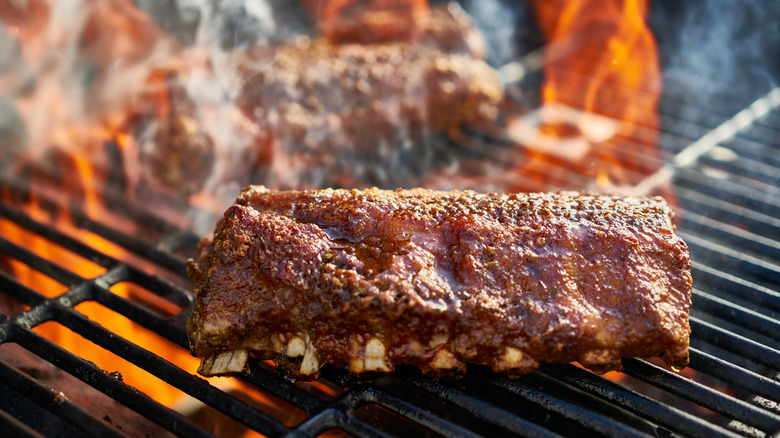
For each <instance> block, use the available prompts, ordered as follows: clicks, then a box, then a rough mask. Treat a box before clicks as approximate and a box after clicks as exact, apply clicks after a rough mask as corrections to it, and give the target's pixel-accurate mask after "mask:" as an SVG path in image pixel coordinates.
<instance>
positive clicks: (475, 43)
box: [236, 6, 504, 188]
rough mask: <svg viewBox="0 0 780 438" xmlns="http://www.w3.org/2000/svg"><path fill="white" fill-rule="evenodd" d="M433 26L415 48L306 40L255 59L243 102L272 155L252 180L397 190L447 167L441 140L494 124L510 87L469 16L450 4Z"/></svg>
mask: <svg viewBox="0 0 780 438" xmlns="http://www.w3.org/2000/svg"><path fill="white" fill-rule="evenodd" d="M427 23H429V27H427V28H425V29H423V31H424V32H423V34H422V35H421V36H420V39H419V40H415V41H414V42H409V41H394V42H383V43H370V44H360V43H344V44H334V43H333V42H331V41H329V40H327V39H326V38H324V37H314V38H310V37H308V36H300V37H298V38H293V39H292V40H290V41H288V42H285V43H281V44H279V45H276V46H274V47H271V48H267V49H258V51H257V53H253V54H251V55H249V56H248V59H252V60H253V61H252V62H249V61H247V63H246V65H245V66H242V67H241V69H242V70H241V71H242V77H244V78H245V79H246V81H245V83H244V85H243V87H242V88H241V92H240V93H239V95H238V96H237V99H236V105H237V106H238V108H240V109H241V111H242V112H243V114H244V115H245V116H246V117H247V118H248V119H249V120H251V121H252V122H253V123H255V124H256V125H257V126H258V127H259V134H258V138H259V140H258V141H257V143H258V144H259V145H261V146H260V147H262V148H263V149H264V153H262V154H261V156H262V158H261V160H260V162H259V163H258V172H257V175H256V176H255V177H254V178H253V179H252V180H253V181H263V182H267V184H269V185H273V186H274V187H275V188H285V187H287V188H292V187H296V188H299V187H309V188H319V187H331V186H342V187H370V186H372V185H379V186H385V187H388V186H389V187H394V186H397V185H400V184H402V183H408V181H409V180H410V178H414V177H418V176H420V175H424V174H426V173H428V172H430V171H431V168H433V167H435V166H436V165H437V164H439V163H438V162H437V159H440V158H439V155H440V154H438V153H437V152H440V150H434V149H433V148H434V147H435V146H434V145H433V144H432V138H434V137H435V136H436V135H441V136H449V137H450V138H456V137H457V136H458V135H459V132H460V129H461V127H462V126H464V125H479V124H483V123H488V122H492V121H494V120H495V119H496V117H497V116H498V105H499V102H500V101H501V100H502V99H503V95H504V91H503V84H502V82H501V80H500V78H499V76H498V73H497V72H496V70H495V69H494V68H492V67H491V66H490V65H488V64H487V63H486V62H485V61H484V59H483V58H482V56H483V47H482V44H481V41H482V40H481V38H479V36H478V33H477V32H476V29H475V28H474V27H473V26H471V22H470V20H469V19H468V15H467V14H466V13H465V12H464V11H463V10H462V9H458V8H456V7H454V6H448V7H443V6H441V7H436V8H433V10H432V11H431V17H430V19H429V20H428V21H427ZM450 153H451V152H450ZM445 155H446V154H445ZM445 158H446V157H445ZM443 161H446V160H443Z"/></svg>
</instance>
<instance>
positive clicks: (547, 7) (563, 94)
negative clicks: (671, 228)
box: [515, 0, 661, 186]
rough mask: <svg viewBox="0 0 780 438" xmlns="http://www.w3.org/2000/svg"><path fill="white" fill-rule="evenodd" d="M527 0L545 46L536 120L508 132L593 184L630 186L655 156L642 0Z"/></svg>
mask: <svg viewBox="0 0 780 438" xmlns="http://www.w3.org/2000/svg"><path fill="white" fill-rule="evenodd" d="M533 4H534V8H535V13H536V17H537V22H538V24H539V27H540V30H541V31H542V33H543V34H544V35H545V36H546V38H547V40H548V43H549V44H548V46H547V47H546V48H545V52H544V65H545V67H544V73H545V83H544V85H543V87H542V100H543V107H542V108H541V110H540V116H539V117H540V119H541V123H540V125H539V126H538V127H537V128H536V130H532V131H533V132H534V134H533V135H529V134H527V132H528V130H529V129H528V126H527V125H524V124H522V123H520V124H518V125H517V126H515V129H516V130H518V131H520V130H525V131H524V132H526V134H524V136H525V137H524V138H525V139H527V140H528V142H529V143H530V144H529V145H528V146H529V147H530V148H531V149H532V150H536V151H541V152H538V153H537V157H541V156H542V155H546V156H549V155H554V156H557V157H564V158H565V159H568V160H570V161H571V162H572V163H571V164H574V165H576V166H579V167H580V169H579V170H580V172H581V173H584V174H589V175H591V176H592V178H593V180H594V181H595V184H596V185H597V186H608V185H632V184H635V183H637V182H638V181H639V180H641V177H642V175H647V174H649V173H651V172H652V170H651V169H648V166H652V165H654V164H655V162H656V161H658V152H657V147H656V144H657V139H658V126H659V117H658V113H657V105H658V99H659V96H660V91H661V74H660V67H659V61H658V50H657V46H656V43H655V40H654V38H653V35H652V33H651V31H650V29H649V27H648V26H647V23H646V22H645V16H646V14H647V7H648V2H647V0H600V1H597V2H592V1H585V0H552V1H542V0H539V1H535V2H534V3H533ZM573 140H576V141H573ZM545 142H546V143H545ZM534 143H536V144H534ZM547 143H549V145H548V144H547ZM552 148H558V150H553V149H552ZM548 159H549V158H548Z"/></svg>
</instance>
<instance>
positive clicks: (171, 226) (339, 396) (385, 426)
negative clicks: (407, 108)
mask: <svg viewBox="0 0 780 438" xmlns="http://www.w3.org/2000/svg"><path fill="white" fill-rule="evenodd" d="M540 81H541V78H540V75H539V74H529V75H526V76H525V77H524V78H523V80H522V81H521V82H519V83H516V84H513V85H512V87H514V88H513V91H514V93H513V95H514V96H516V100H517V103H518V104H524V105H527V106H534V105H538V102H534V99H538V94H534V93H533V92H531V91H529V90H538V86H539V83H540ZM689 94H690V89H689V88H687V87H686V86H685V84H684V83H682V82H680V81H677V80H675V78H666V81H665V88H664V95H663V97H662V100H661V105H660V109H659V112H660V116H661V133H660V141H659V143H660V147H661V149H662V151H663V153H664V155H663V156H664V163H665V165H664V166H663V167H662V168H661V170H659V171H658V172H656V173H655V174H652V175H651V176H649V177H648V178H646V179H645V180H644V181H642V182H641V183H640V187H639V189H642V188H643V187H651V186H653V185H654V184H655V183H656V182H658V181H664V180H667V179H668V180H670V181H671V183H672V186H673V188H674V193H675V195H676V198H677V202H678V204H679V207H678V209H677V210H678V215H679V221H678V232H679V234H680V235H681V236H682V237H683V238H684V239H685V241H686V242H687V243H688V245H689V247H690V250H691V258H692V261H693V276H694V295H693V308H692V312H691V326H692V331H693V334H692V348H691V364H690V366H689V368H688V369H687V370H685V371H683V372H681V373H676V372H673V371H670V370H668V369H667V368H665V367H663V366H659V365H657V362H655V361H649V360H642V359H633V358H632V359H625V360H624V361H623V366H624V372H623V373H613V374H610V375H609V376H607V377H608V378H607V377H602V376H597V375H595V374H593V373H591V372H589V371H586V370H583V369H581V368H579V367H577V366H575V365H542V367H541V368H540V369H539V371H537V372H534V373H532V374H530V375H527V376H522V377H520V378H516V379H511V378H508V377H506V376H503V375H498V374H495V373H493V372H492V371H490V370H489V369H486V368H482V367H477V366H471V367H469V369H468V372H467V373H465V375H463V376H457V377H446V378H441V379H433V378H430V377H427V376H424V375H422V374H421V373H420V372H419V371H417V370H416V369H414V368H410V367H403V366H402V367H399V368H398V370H397V372H396V373H394V374H393V375H390V376H381V377H355V376H350V375H348V374H347V373H346V372H345V370H342V369H336V368H333V367H327V366H326V367H325V368H324V369H323V373H322V378H320V379H319V380H318V381H316V382H313V383H303V382H297V383H296V382H291V381H288V380H286V379H284V378H282V377H280V376H278V375H276V374H275V373H274V372H273V371H272V369H271V367H270V366H269V364H267V363H265V362H251V363H250V370H251V372H250V373H246V374H241V375H239V376H237V377H235V379H237V380H240V381H241V382H242V383H241V385H242V387H243V388H249V389H246V390H244V392H241V391H235V390H228V389H226V388H225V387H222V386H220V384H219V381H212V382H211V383H210V382H209V381H206V380H203V379H201V378H199V377H197V376H195V375H193V372H194V370H184V369H182V368H180V367H179V366H177V365H176V364H174V363H173V362H171V361H170V360H169V358H167V357H165V356H164V355H163V356H160V355H158V353H157V352H155V351H154V349H147V348H146V347H145V346H143V345H141V344H140V343H136V342H133V341H131V340H129V339H127V338H126V337H123V336H122V335H119V334H117V333H115V332H114V331H112V330H111V329H109V328H107V326H108V324H101V323H99V322H97V321H93V320H90V319H89V318H88V317H86V316H85V314H84V313H83V312H82V311H81V310H80V309H81V306H83V305H85V304H88V305H90V306H97V307H100V308H105V309H107V310H109V311H110V312H112V314H116V315H117V317H118V318H124V319H127V320H130V321H133V322H135V323H137V324H138V325H140V326H141V327H143V328H144V329H147V330H149V331H151V332H153V333H154V334H156V335H157V336H159V337H161V338H163V339H164V340H166V341H167V342H169V343H171V344H172V345H174V346H178V347H176V348H178V349H179V350H181V351H186V350H187V349H188V344H187V339H186V336H185V333H184V324H185V322H186V318H187V316H188V315H189V313H190V311H191V304H192V301H193V298H192V295H191V290H190V288H189V283H188V280H187V279H186V266H185V261H186V258H187V257H188V256H192V255H194V253H195V251H196V246H197V242H198V240H199V238H200V236H197V235H195V234H193V233H192V232H191V231H188V230H186V229H183V228H180V227H179V226H178V225H176V224H175V223H172V222H171V221H167V220H164V219H161V218H160V217H158V216H156V215H154V214H152V213H150V212H148V211H145V210H144V209H141V208H138V207H137V206H133V205H131V204H129V203H124V202H123V201H122V200H114V201H113V202H110V204H111V206H112V208H113V209H114V210H115V211H118V212H119V213H120V214H121V215H122V216H123V217H126V218H129V219H130V220H131V221H132V222H133V223H135V224H142V228H141V229H140V231H138V230H136V232H133V233H130V232H127V231H123V230H122V229H121V227H117V226H114V225H112V224H107V223H103V222H99V221H96V220H93V219H91V218H90V216H89V215H87V214H85V212H83V211H81V210H79V208H76V207H73V206H67V205H65V206H63V205H61V203H58V202H56V199H53V198H52V199H48V198H36V200H35V202H37V205H38V208H40V209H42V210H44V211H47V212H50V213H51V214H52V215H55V216H56V215H63V214H66V215H67V217H68V219H69V221H70V223H71V224H72V227H73V229H74V230H76V233H73V232H68V231H63V230H61V229H59V228H58V227H55V226H52V225H49V224H47V223H44V222H42V221H39V220H36V219H33V218H32V217H31V216H30V215H28V214H27V213H25V212H24V210H23V209H22V208H21V207H20V205H22V204H26V203H28V202H29V201H30V199H31V196H32V195H31V194H30V192H29V191H28V188H27V187H26V186H25V184H23V183H22V182H20V181H19V180H13V179H5V180H2V181H0V193H2V194H3V195H4V198H3V199H5V201H4V202H3V203H0V221H1V222H2V223H6V224H12V225H11V226H13V227H15V228H17V229H19V230H22V232H23V233H25V235H27V236H30V239H35V240H36V241H39V240H42V241H45V242H46V244H47V245H54V246H57V247H60V248H63V249H64V250H65V251H66V252H68V253H69V254H73V255H74V256H75V257H76V258H78V259H79V260H86V261H88V263H90V264H91V265H94V266H96V267H97V268H99V273H98V274H96V275H94V276H89V277H87V276H83V274H79V273H78V272H77V270H76V269H73V267H72V266H69V265H64V264H62V263H55V262H52V261H50V260H48V259H47V258H46V257H45V256H44V255H42V254H40V253H39V252H37V251H36V250H35V245H32V244H30V245H28V244H25V243H23V242H14V241H12V240H10V239H7V238H6V236H0V299H1V300H7V301H8V302H12V303H14V304H15V305H16V306H17V308H19V310H18V311H15V312H14V311H8V312H7V314H0V359H2V360H0V424H2V425H3V427H4V430H6V431H8V433H12V434H13V435H15V436H17V435H18V436H39V435H45V436H84V435H88V436H123V435H126V434H128V435H147V436H164V435H165V434H166V433H168V432H170V433H172V434H175V435H177V436H212V435H213V433H217V434H226V435H227V434H233V433H238V432H241V433H243V432H245V431H247V430H249V431H255V432H259V433H261V434H263V435H267V436H295V437H304V436H305V437H309V436H311V437H314V436H321V435H325V436H341V435H345V434H352V435H355V436H378V437H381V436H399V435H404V434H415V435H426V436H437V435H443V436H505V435H522V436H534V437H535V436H575V435H576V436H583V435H588V436H615V437H626V436H658V437H667V436H707V437H734V436H748V437H767V436H768V437H772V436H775V437H778V436H780V219H778V218H780V184H778V182H779V181H778V175H780V161H778V158H777V157H780V131H778V130H777V129H776V127H777V126H780V88H772V87H767V89H764V90H760V92H757V93H755V95H746V94H744V93H741V94H739V95H738V96H736V97H735V96H729V95H720V96H718V97H719V98H720V101H719V102H720V103H721V105H719V106H717V108H714V109H713V108H710V107H702V106H695V107H692V106H691V104H690V103H689V102H688V101H686V99H685V96H686V95H689ZM524 99H530V101H525V100H524ZM473 137H474V138H473V142H474V144H478V145H479V147H480V149H479V150H476V149H475V150H472V151H471V153H472V154H480V153H481V152H480V150H482V151H484V150H485V148H487V147H492V148H494V149H501V148H503V147H504V144H503V143H502V140H501V139H499V138H491V137H490V136H485V135H484V134H481V133H474V136H473ZM456 146H458V147H461V148H464V149H466V150H469V149H470V148H471V146H472V144H471V143H470V142H469V141H468V139H465V140H464V144H460V145H456ZM565 170H566V169H564V171H565ZM63 211H64V212H65V213H63ZM75 235H78V236H83V235H89V236H94V237H95V238H97V239H100V240H101V241H105V242H108V243H109V245H110V246H112V247H117V248H121V249H122V250H124V251H126V252H127V253H128V254H130V257H126V258H120V257H115V256H112V255H110V254H109V252H108V251H105V250H102V249H101V248H103V246H99V245H95V244H93V243H91V242H94V239H92V238H91V237H90V238H89V239H85V238H82V237H75ZM139 235H142V236H145V237H144V238H140V239H139V237H138V236H139ZM11 262H14V263H22V264H24V265H27V266H29V267H30V268H31V269H32V270H34V271H35V272H36V275H37V276H39V277H42V278H44V280H49V281H50V283H51V284H56V285H61V289H62V291H61V292H60V291H58V292H52V291H49V290H45V289H43V288H41V289H35V288H31V287H28V286H26V285H25V284H24V283H23V282H21V281H20V280H19V279H17V278H15V277H14V276H13V275H11V272H12V270H10V269H3V267H4V263H11ZM44 284H47V283H45V282H44ZM122 284H130V285H132V286H133V287H135V288H136V289H139V290H143V291H145V293H146V295H144V296H142V297H135V298H134V297H124V296H121V295H120V294H117V293H116V287H117V286H118V285H122ZM55 289H56V288H55ZM12 307H13V306H12ZM52 323H56V324H59V325H61V326H64V327H65V328H67V329H68V330H70V331H72V332H74V333H76V334H77V335H78V336H80V337H83V338H84V339H86V340H87V341H89V342H91V343H94V344H96V345H97V346H99V347H101V348H102V349H105V350H107V351H109V352H111V353H113V354H114V355H116V356H117V357H119V358H121V359H122V360H124V361H126V362H128V363H130V364H131V366H134V367H138V368H140V369H143V370H145V371H146V372H148V373H149V374H150V378H152V379H158V380H160V381H162V382H164V383H165V384H167V385H170V386H171V387H173V388H176V389H177V390H178V391H180V392H181V393H183V394H184V396H183V398H186V399H187V400H188V401H187V402H186V403H179V404H177V405H176V406H175V407H174V408H172V407H166V406H165V405H163V404H161V403H159V402H158V401H157V400H155V399H154V397H152V396H150V395H149V394H147V393H144V392H142V391H141V390H139V389H136V388H134V387H132V386H130V385H128V384H126V383H124V382H123V376H122V375H121V374H119V373H116V372H113V371H112V370H109V369H101V368H100V367H98V366H97V365H95V364H94V363H92V362H90V361H89V360H87V359H85V358H83V357H81V355H80V354H79V351H73V350H69V349H67V348H64V347H63V346H60V345H58V344H57V343H55V342H52V341H50V340H48V339H47V338H45V337H44V336H42V335H40V334H38V333H37V332H36V331H34V330H33V329H34V328H36V327H39V326H41V325H45V324H52ZM20 356H21V357H26V358H29V361H28V362H25V361H23V360H22V361H19V360H13V359H11V358H13V357H20ZM37 363H45V364H47V365H46V366H45V367H41V366H38V365H30V364H37ZM52 368H53V369H54V370H53V371H52V370H51V369H52ZM225 380H226V379H225ZM74 388H77V390H76V389H74ZM82 392H83V393H84V394H86V395H85V396H83V397H81V396H76V395H74V394H81V393H82ZM247 393H251V396H246V394H247ZM203 418H205V419H206V420H203ZM212 420H213V421H214V422H221V424H225V426H224V428H223V429H220V430H216V431H215V430H214V429H213V427H210V425H209V424H206V423H208V422H210V421H212ZM204 421H205V423H204Z"/></svg>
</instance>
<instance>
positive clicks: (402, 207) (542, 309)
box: [187, 186, 691, 377]
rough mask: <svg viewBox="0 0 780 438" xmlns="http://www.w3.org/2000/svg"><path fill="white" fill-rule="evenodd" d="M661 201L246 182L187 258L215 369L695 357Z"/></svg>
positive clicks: (196, 330)
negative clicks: (254, 361)
mask: <svg viewBox="0 0 780 438" xmlns="http://www.w3.org/2000/svg"><path fill="white" fill-rule="evenodd" d="M672 217H673V211H672V209H671V208H670V207H669V206H668V205H667V204H666V202H665V201H664V200H663V199H662V198H639V197H630V196H605V195H594V194H578V193H569V192H563V193H546V194H543V193H539V194H500V193H494V194H480V193H476V192H471V191H453V192H440V191H432V190H424V189H413V190H395V191H385V190H378V189H369V190H362V191H359V190H330V189H328V190H310V191H273V190H269V189H266V188H265V187H261V186H251V187H248V188H247V189H245V191H243V192H242V193H241V194H240V195H239V197H238V199H237V200H236V202H235V204H234V205H232V206H231V207H230V208H229V209H228V210H227V211H226V212H225V214H224V217H223V218H222V219H221V220H220V222H219V223H218V225H217V228H216V230H215V233H214V236H213V238H212V239H204V240H203V241H202V242H201V244H200V246H199V255H198V259H197V260H190V262H189V272H190V276H191V278H192V279H193V281H194V283H195V294H196V304H195V308H194V311H193V314H192V317H191V318H190V320H189V322H188V324H187V333H188V336H189V339H190V344H191V347H192V351H193V353H194V354H196V355H197V356H199V357H201V358H202V362H201V366H200V369H199V372H200V373H201V374H204V375H216V374H229V373H232V372H238V371H241V370H243V369H244V368H245V365H246V361H247V358H248V356H256V357H260V358H266V359H276V363H277V366H279V367H280V368H282V369H285V370H286V371H287V372H288V373H290V374H291V375H293V376H296V377H316V375H317V374H318V372H319V369H320V367H321V366H322V365H324V364H334V365H337V366H344V365H346V366H348V367H349V371H350V372H353V373H362V372H367V371H381V372H389V371H391V370H393V368H394V366H395V365H398V364H412V365H415V366H417V367H419V368H421V369H422V370H423V371H426V372H432V373H436V372H439V371H441V370H453V369H462V368H463V367H464V366H465V364H466V363H476V364H481V365H487V366H490V367H492V368H493V369H494V370H496V371H499V372H505V373H511V374H520V373H527V372H531V371H533V370H534V369H536V368H537V367H538V365H539V362H542V361H543V362H570V361H579V362H580V363H581V364H582V365H584V366H586V367H588V368H591V369H593V370H595V371H599V372H604V371H607V370H612V369H620V366H621V361H620V360H621V358H622V357H628V356H640V357H653V356H660V357H662V358H663V359H664V360H665V361H666V362H667V363H668V364H669V365H671V366H674V367H682V366H685V365H686V364H687V362H688V346H689V336H690V328H689V323H688V310H689V306H690V298H691V272H690V258H689V254H688V249H687V246H686V245H685V243H684V242H683V241H682V239H680V238H679V237H678V236H677V235H675V233H674V225H673V222H672Z"/></svg>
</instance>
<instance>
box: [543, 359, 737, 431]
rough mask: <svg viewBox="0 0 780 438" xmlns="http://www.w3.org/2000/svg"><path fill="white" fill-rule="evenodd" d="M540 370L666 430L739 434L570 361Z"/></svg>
mask: <svg viewBox="0 0 780 438" xmlns="http://www.w3.org/2000/svg"><path fill="white" fill-rule="evenodd" d="M542 372H543V373H544V374H547V375H549V376H550V377H553V378H555V379H558V380H560V381H562V382H565V383H567V384H569V385H571V386H573V387H576V388H579V389H581V390H583V391H587V392H590V393H593V394H595V395H598V396H599V397H602V398H604V399H605V400H608V401H610V402H612V403H615V404H616V405H619V406H622V407H623V408H625V409H627V410H628V411H630V412H633V413H634V414H636V415H638V416H640V417H642V418H648V419H650V420H652V421H654V422H656V423H658V424H660V425H662V426H664V427H665V428H667V429H668V430H670V431H675V432H679V433H682V434H685V435H690V436H707V437H732V438H733V437H736V436H739V435H736V434H734V433H732V432H730V431H728V430H726V429H723V428H721V427H719V426H716V425H714V424H712V423H709V422H707V421H704V420H702V419H700V418H698V417H695V416H693V415H691V414H688V413H686V412H683V411H680V410H679V409H676V408H674V407H672V406H669V405H667V404H664V403H660V402H658V401H656V400H653V399H650V398H648V397H646V396H644V395H641V394H638V393H636V392H634V391H631V390H628V389H626V388H623V387H621V386H620V385H618V384H616V383H612V382H610V381H607V380H604V379H601V378H599V377H598V376H596V375H594V374H592V373H589V372H587V371H585V370H581V369H579V368H577V367H574V366H572V365H547V366H543V367H542Z"/></svg>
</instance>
